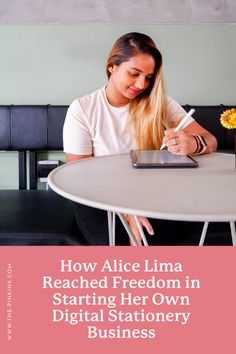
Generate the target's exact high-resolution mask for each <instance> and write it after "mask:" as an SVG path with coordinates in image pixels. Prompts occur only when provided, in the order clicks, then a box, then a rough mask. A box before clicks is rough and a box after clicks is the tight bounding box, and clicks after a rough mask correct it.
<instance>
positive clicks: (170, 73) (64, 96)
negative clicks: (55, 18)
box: [0, 25, 236, 189]
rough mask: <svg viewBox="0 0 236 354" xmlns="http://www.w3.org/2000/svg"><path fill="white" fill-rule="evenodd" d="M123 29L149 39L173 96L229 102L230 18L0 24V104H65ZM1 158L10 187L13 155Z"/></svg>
mask: <svg viewBox="0 0 236 354" xmlns="http://www.w3.org/2000/svg"><path fill="white" fill-rule="evenodd" d="M130 31H140V32H145V33H146V34H148V35H150V36H152V38H153V39H154V40H155V42H156V43H157V45H158V47H159V49H160V50H161V52H162V54H163V57H164V76H165V82H166V88H167V92H168V94H169V95H170V96H172V97H174V98H175V99H176V100H177V101H178V102H179V103H181V104H184V103H189V104H203V105H204V104H219V103H224V104H236V85H235V82H236V64H235V63H236V46H235V38H236V25H24V26H20V25H18V26H12V25H2V26H0V43H1V45H0V104H47V103H50V104H70V103H71V101H72V100H73V99H74V98H75V97H76V96H80V95H84V94H86V93H88V92H90V91H92V90H95V89H96V88H99V87H100V86H102V85H104V84H105V82H106V76H105V69H104V67H105V62H106V58H107V55H108V53H109V51H110V48H111V46H112V44H113V43H114V41H115V40H116V39H117V38H118V37H119V36H120V35H122V34H124V33H126V32H130ZM50 157H51V158H58V157H59V158H63V155H62V154H59V155H55V154H50ZM0 159H1V172H0V188H4V189H5V188H15V187H16V180H17V178H16V176H15V173H16V172H15V171H16V167H15V163H16V155H15V154H14V153H4V152H3V153H0Z"/></svg>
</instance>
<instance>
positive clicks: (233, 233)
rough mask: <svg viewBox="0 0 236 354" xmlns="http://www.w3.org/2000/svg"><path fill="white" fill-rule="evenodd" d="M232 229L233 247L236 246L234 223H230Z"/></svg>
mask: <svg viewBox="0 0 236 354" xmlns="http://www.w3.org/2000/svg"><path fill="white" fill-rule="evenodd" d="M230 229H231V236H232V242H233V246H236V233H235V224H234V221H230Z"/></svg>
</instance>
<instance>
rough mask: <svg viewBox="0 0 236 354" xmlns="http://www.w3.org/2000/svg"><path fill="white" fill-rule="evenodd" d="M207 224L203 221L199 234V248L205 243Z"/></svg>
mask: <svg viewBox="0 0 236 354" xmlns="http://www.w3.org/2000/svg"><path fill="white" fill-rule="evenodd" d="M208 225H209V222H208V221H205V222H204V226H203V229H202V234H201V238H200V242H199V246H203V244H204V241H205V237H206V233H207V228H208Z"/></svg>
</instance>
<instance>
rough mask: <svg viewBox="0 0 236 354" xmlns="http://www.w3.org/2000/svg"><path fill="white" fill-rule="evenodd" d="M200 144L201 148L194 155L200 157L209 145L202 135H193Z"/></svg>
mask: <svg viewBox="0 0 236 354" xmlns="http://www.w3.org/2000/svg"><path fill="white" fill-rule="evenodd" d="M193 136H194V137H195V138H196V139H197V140H198V142H199V148H198V149H197V150H196V151H195V152H194V155H200V154H203V153H204V152H205V150H206V148H207V143H206V140H205V139H204V137H203V136H202V135H198V134H196V135H193Z"/></svg>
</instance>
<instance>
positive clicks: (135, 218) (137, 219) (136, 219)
mask: <svg viewBox="0 0 236 354" xmlns="http://www.w3.org/2000/svg"><path fill="white" fill-rule="evenodd" d="M134 220H135V222H136V225H137V226H138V230H139V232H140V235H141V237H142V240H143V244H144V246H148V242H147V239H146V236H145V234H144V232H143V228H142V226H141V224H140V221H139V218H138V217H137V216H136V215H134Z"/></svg>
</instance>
